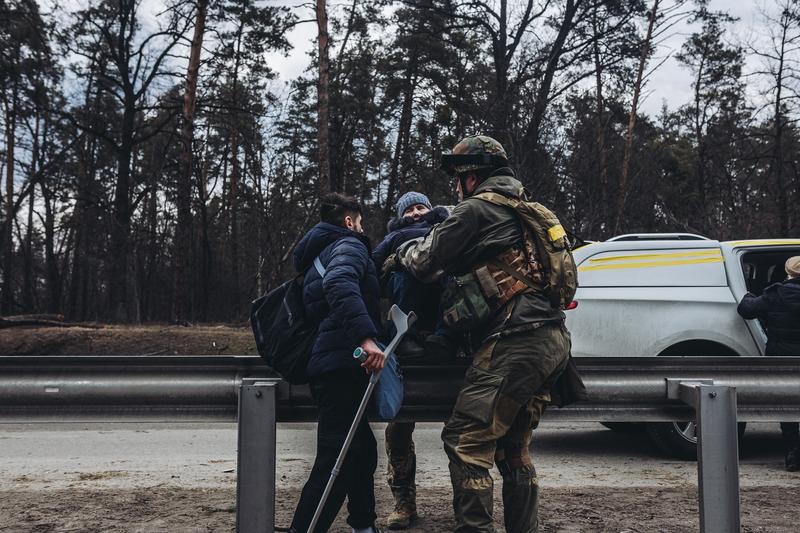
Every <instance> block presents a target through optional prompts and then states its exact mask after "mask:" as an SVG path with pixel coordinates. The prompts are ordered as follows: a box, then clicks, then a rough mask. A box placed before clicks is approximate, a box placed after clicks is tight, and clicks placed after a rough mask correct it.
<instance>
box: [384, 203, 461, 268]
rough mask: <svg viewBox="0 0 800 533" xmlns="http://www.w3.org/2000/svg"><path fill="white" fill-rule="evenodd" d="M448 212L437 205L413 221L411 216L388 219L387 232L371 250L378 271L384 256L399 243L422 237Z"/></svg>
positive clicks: (390, 252)
mask: <svg viewBox="0 0 800 533" xmlns="http://www.w3.org/2000/svg"><path fill="white" fill-rule="evenodd" d="M448 214H449V213H448V211H447V209H446V208H444V207H441V206H439V207H435V208H433V209H432V210H430V211H428V212H427V213H425V214H424V215H423V216H422V217H420V219H419V220H417V221H414V219H413V218H411V217H401V218H393V219H392V220H390V221H389V225H388V228H387V229H388V230H389V234H388V235H386V237H384V239H383V240H382V241H381V243H380V244H379V245H378V246H377V247H375V251H374V252H372V260H373V261H374V262H375V266H376V267H377V268H378V271H379V272H380V270H381V268H382V267H383V263H384V261H386V258H387V257H389V256H390V255H391V254H393V253H394V252H396V251H397V248H398V247H399V246H400V245H401V244H403V243H404V242H406V241H410V240H411V239H416V238H417V237H424V236H425V235H427V234H428V232H429V231H430V230H431V228H432V227H433V226H435V225H436V224H439V223H440V222H444V220H445V219H446V218H447V215H448Z"/></svg>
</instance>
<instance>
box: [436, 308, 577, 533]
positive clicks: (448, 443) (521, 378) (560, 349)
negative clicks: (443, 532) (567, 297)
mask: <svg viewBox="0 0 800 533" xmlns="http://www.w3.org/2000/svg"><path fill="white" fill-rule="evenodd" d="M569 351H570V337H569V332H568V331H567V329H566V328H565V327H564V326H563V325H561V324H547V325H543V326H541V327H540V328H538V329H535V330H533V331H529V332H524V333H517V334H514V335H510V336H508V337H501V338H499V339H495V340H490V341H487V342H485V343H484V344H483V345H481V346H480V347H479V349H478V350H477V351H476V352H475V355H474V357H473V363H472V366H471V367H470V368H469V369H468V370H467V373H466V378H465V382H464V384H463V385H462V387H461V392H460V393H459V395H458V399H457V400H456V405H455V407H454V409H453V414H452V416H451V417H450V420H448V421H447V423H446V424H445V427H444V431H442V440H443V441H444V449H445V452H446V453H447V456H448V458H449V459H450V465H449V466H450V479H451V482H452V484H453V508H454V511H455V518H456V528H455V531H456V532H494V527H493V526H492V509H493V502H494V494H493V481H492V477H491V475H490V474H489V469H490V468H492V466H493V465H494V464H497V467H498V469H499V470H500V473H501V474H502V476H503V503H504V507H505V516H504V522H505V529H506V531H507V532H508V533H527V532H535V531H538V491H539V486H538V480H537V478H536V470H535V469H534V466H533V463H532V461H531V458H530V455H529V453H528V448H529V446H530V442H531V437H532V432H533V430H534V429H535V428H536V427H537V425H538V424H539V420H540V419H541V417H542V413H543V412H544V410H545V407H546V406H547V404H548V402H549V401H550V394H549V391H550V388H551V387H552V385H553V383H554V382H555V380H556V379H557V378H558V376H559V375H560V374H561V372H562V371H563V370H564V367H565V366H566V364H567V357H568V355H569Z"/></svg>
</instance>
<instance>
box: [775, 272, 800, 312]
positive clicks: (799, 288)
mask: <svg viewBox="0 0 800 533" xmlns="http://www.w3.org/2000/svg"><path fill="white" fill-rule="evenodd" d="M778 295H779V296H780V297H781V300H783V302H784V303H785V304H786V305H787V307H789V309H790V310H792V311H793V312H800V278H794V279H790V280H787V281H784V282H783V283H780V284H779V286H778Z"/></svg>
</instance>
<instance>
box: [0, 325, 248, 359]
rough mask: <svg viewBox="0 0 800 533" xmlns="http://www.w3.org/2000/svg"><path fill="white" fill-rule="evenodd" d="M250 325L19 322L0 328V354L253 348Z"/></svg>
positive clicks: (156, 352)
mask: <svg viewBox="0 0 800 533" xmlns="http://www.w3.org/2000/svg"><path fill="white" fill-rule="evenodd" d="M256 353H257V351H256V344H255V341H254V340H253V332H252V331H251V330H250V328H249V327H231V326H224V325H221V326H193V327H183V326H170V325H145V326H120V325H96V326H95V325H92V326H91V327H81V326H73V327H40V326H20V327H13V328H5V329H0V355H200V354H203V355H205V354H209V355H247V354H256Z"/></svg>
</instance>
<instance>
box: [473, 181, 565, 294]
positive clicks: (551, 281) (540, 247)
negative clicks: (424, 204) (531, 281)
mask: <svg viewBox="0 0 800 533" xmlns="http://www.w3.org/2000/svg"><path fill="white" fill-rule="evenodd" d="M472 198H479V199H481V200H484V201H486V202H489V203H492V204H495V205H501V206H505V207H510V208H512V209H514V211H516V213H517V215H519V217H520V219H521V220H522V230H523V233H524V234H525V240H526V242H529V243H531V244H532V245H533V246H535V249H536V252H537V255H538V258H539V260H540V261H541V263H542V268H543V270H544V282H545V285H544V292H545V294H546V295H547V296H548V298H549V299H550V304H551V305H552V306H553V307H556V308H561V309H566V308H567V307H568V306H569V304H570V303H572V300H573V298H574V297H575V291H577V290H578V269H577V268H576V266H575V259H574V258H573V257H572V251H571V249H570V243H569V239H568V238H567V232H566V231H565V230H564V227H563V226H562V225H561V223H560V222H559V221H558V217H556V215H555V214H554V213H553V212H552V211H550V210H549V209H548V208H546V207H545V206H543V205H542V204H540V203H538V202H528V201H525V200H520V199H517V198H509V197H508V196H504V195H502V194H498V193H494V192H481V193H478V194H476V195H474V196H472Z"/></svg>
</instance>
